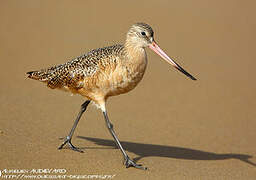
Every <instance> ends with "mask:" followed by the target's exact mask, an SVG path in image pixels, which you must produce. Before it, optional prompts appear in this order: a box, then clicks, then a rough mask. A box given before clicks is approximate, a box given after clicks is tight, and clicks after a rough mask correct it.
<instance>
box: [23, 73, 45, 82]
mask: <svg viewBox="0 0 256 180" xmlns="http://www.w3.org/2000/svg"><path fill="white" fill-rule="evenodd" d="M27 74H28V78H31V79H35V80H39V81H47V80H48V73H47V72H46V71H44V70H40V71H29V72H27Z"/></svg>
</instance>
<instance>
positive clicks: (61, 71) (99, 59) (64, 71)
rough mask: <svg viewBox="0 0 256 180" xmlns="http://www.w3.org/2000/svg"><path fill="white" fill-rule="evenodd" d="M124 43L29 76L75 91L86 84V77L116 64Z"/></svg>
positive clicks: (97, 50)
mask: <svg viewBox="0 0 256 180" xmlns="http://www.w3.org/2000/svg"><path fill="white" fill-rule="evenodd" d="M123 49H124V46H123V45H114V46H109V47H105V48H99V49H95V50H92V51H90V52H88V53H86V54H84V55H81V56H79V57H77V58H75V59H73V60H71V61H69V62H67V63H64V64H61V65H57V66H53V67H50V68H46V69H42V70H39V71H30V72H27V74H28V77H29V78H32V79H35V80H39V81H42V82H46V83H47V86H48V87H50V88H52V89H55V88H63V87H64V88H67V87H68V89H69V90H71V91H72V89H73V90H74V91H76V90H78V89H80V88H82V87H83V86H84V84H83V83H84V79H85V78H86V77H90V76H92V75H94V74H95V73H97V71H98V70H99V68H102V67H103V68H104V67H106V66H108V65H109V64H115V63H116V62H115V61H116V59H117V57H119V56H121V55H123V53H124V51H123Z"/></svg>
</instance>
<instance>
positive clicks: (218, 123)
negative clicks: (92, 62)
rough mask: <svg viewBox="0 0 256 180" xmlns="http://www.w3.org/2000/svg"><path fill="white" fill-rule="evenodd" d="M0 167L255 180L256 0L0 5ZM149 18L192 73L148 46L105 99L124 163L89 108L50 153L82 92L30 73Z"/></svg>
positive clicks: (115, 38)
mask: <svg viewBox="0 0 256 180" xmlns="http://www.w3.org/2000/svg"><path fill="white" fill-rule="evenodd" d="M0 4H1V5H0V62H1V65H0V82H1V85H0V144H1V148H0V170H3V169H38V168H41V169H45V168H53V169H55V168H57V169H58V168H64V169H66V171H67V173H66V174H76V175H78V174H80V175H86V174H111V175H115V178H114V179H233V180H234V179H247V180H249V179H256V141H255V137H256V130H255V127H256V120H255V117H256V111H255V107H256V102H255V100H256V93H255V92H256V83H255V76H256V73H255V65H256V62H255V60H256V51H255V42H256V35H255V32H256V21H255V18H256V12H255V7H256V3H254V2H253V1H242V0H239V1H236V0H232V1H231V0H230V1H229V0H227V1H210V0H209V1H208V0H207V1H205V0H199V1H186V2H183V1H178V0H174V1H167V0H166V1H164V0H161V1H160V0H159V1H135V0H133V1H127V2H124V1H123V2H121V1H104V2H103V1H101V2H98V1H87V0H83V1H82V0H80V1H52V0H44V1H38V0H30V1H28V0H22V1H20V0H17V1H14V0H1V1H0ZM139 21H142V22H147V23H149V24H150V25H151V26H152V27H153V29H154V31H155V39H156V41H157V42H158V43H159V45H160V47H161V48H162V49H164V50H165V51H166V53H167V54H168V55H170V56H171V57H173V58H174V59H175V60H176V61H177V62H178V63H179V64H181V65H182V66H183V67H184V68H185V69H186V70H188V71H189V72H190V73H191V74H193V75H194V76H195V77H197V78H198V81H192V80H190V79H188V78H186V77H185V76H184V75H182V74H181V73H179V72H177V71H176V70H175V69H174V68H171V67H170V66H169V65H168V64H167V63H166V62H164V61H162V60H161V59H160V57H158V56H157V55H156V54H154V53H153V52H151V51H150V50H149V49H148V51H147V52H148V58H149V65H148V69H147V71H146V74H145V76H144V79H143V80H142V82H141V83H140V84H139V86H138V87H137V88H136V89H135V90H133V91H132V92H130V93H128V94H125V95H122V96H119V97H114V98H111V99H109V101H108V106H107V108H108V111H109V116H110V119H111V121H112V122H113V124H114V125H115V130H116V132H117V134H118V136H119V138H120V140H121V141H122V142H123V146H124V148H125V149H126V151H127V153H128V154H129V155H130V157H132V158H135V159H136V160H138V163H141V164H143V165H145V166H147V167H148V168H149V170H148V171H142V170H137V169H133V168H129V169H126V168H124V166H123V165H122V155H121V153H120V151H119V150H118V149H115V145H114V142H113V140H112V137H111V136H110V134H109V132H108V130H107V128H106V127H105V122H104V119H103V116H102V114H101V112H100V111H99V110H97V109H96V108H95V107H93V106H89V108H88V111H87V113H86V114H85V116H83V117H82V119H81V121H80V123H79V125H78V128H77V130H76V132H75V135H74V138H73V143H74V144H75V145H77V146H78V147H80V148H82V149H84V150H85V153H83V154H81V153H77V152H73V151H70V150H68V149H64V150H61V151H59V150H57V147H58V146H59V145H60V144H61V143H62V140H59V137H63V136H65V135H67V133H68V132H69V130H70V128H71V126H72V124H73V121H74V118H75V116H76V114H77V113H78V111H79V108H80V105H81V103H82V102H83V101H84V99H83V98H82V97H81V96H78V95H77V96H70V94H68V93H65V92H61V91H57V90H51V89H48V88H46V86H45V85H44V84H42V83H39V82H36V81H33V80H30V79H27V78H26V75H25V73H26V72H27V71H30V70H37V69H40V68H44V67H49V66H51V65H56V64H60V63H64V62H66V61H68V60H70V59H71V58H74V57H76V56H78V55H81V54H82V53H85V52H87V51H89V50H91V49H94V48H99V47H104V46H107V45H112V44H115V43H122V42H123V41H124V38H125V34H126V32H127V30H128V28H129V27H130V25H131V24H133V23H134V22H139Z"/></svg>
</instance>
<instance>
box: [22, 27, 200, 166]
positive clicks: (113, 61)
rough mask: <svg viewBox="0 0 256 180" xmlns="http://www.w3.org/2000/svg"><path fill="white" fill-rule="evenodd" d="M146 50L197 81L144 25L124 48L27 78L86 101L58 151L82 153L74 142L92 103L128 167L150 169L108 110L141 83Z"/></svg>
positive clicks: (134, 30) (97, 53) (118, 46)
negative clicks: (131, 151) (133, 154)
mask: <svg viewBox="0 0 256 180" xmlns="http://www.w3.org/2000/svg"><path fill="white" fill-rule="evenodd" d="M147 47H149V48H150V49H151V50H153V51H154V52H155V53H156V54H158V55H159V56H160V57H161V58H163V59H164V60H165V61H167V62H168V63H169V64H170V65H172V66H173V67H175V68H176V69H177V70H179V71H180V72H182V73H183V74H185V75H186V76H187V77H189V78H190V79H192V80H196V78H195V77H194V76H192V75H191V74H190V73H188V72H187V71H185V70H184V69H183V68H182V67H181V66H180V65H178V64H177V63H176V62H175V61H174V60H172V59H171V58H170V57H169V56H168V55H167V54H166V53H165V52H164V51H163V50H162V49H161V48H160V47H159V45H158V44H157V43H156V41H155V40H154V31H153V29H152V27H151V26H150V25H148V24H146V23H143V22H139V23H135V24H133V25H131V27H130V28H129V30H128V32H127V34H126V40H125V42H124V44H122V45H121V44H116V45H113V46H108V47H104V48H98V49H94V50H91V51H89V52H88V53H85V54H83V55H81V56H78V57H77V58H74V59H72V60H70V61H68V62H66V63H64V64H60V65H56V66H52V67H49V68H44V69H41V70H37V71H29V72H27V75H28V78H31V79H34V80H39V81H41V82H43V83H46V85H47V86H48V87H49V88H51V89H60V90H64V91H68V92H71V93H72V94H80V95H81V96H83V97H84V98H85V102H84V103H83V104H82V105H81V108H80V111H79V113H78V115H77V117H76V119H75V122H74V124H73V126H72V128H71V130H70V132H69V134H68V135H67V136H66V137H65V138H64V141H63V143H62V144H61V145H60V146H59V147H58V149H63V147H64V146H65V145H68V146H69V147H70V149H72V150H74V151H78V152H83V151H82V150H80V149H79V148H77V147H76V146H74V145H73V144H72V142H71V140H72V137H73V134H74V131H75V129H76V127H77V125H78V122H79V120H80V118H81V116H82V114H83V113H84V112H85V111H86V109H87V106H88V105H89V104H90V102H93V103H94V104H95V105H96V106H97V107H98V108H99V109H100V110H101V111H102V113H103V116H104V119H105V123H106V126H107V128H108V130H109V132H110V134H111V135H112V136H113V138H114V140H115V143H116V145H117V147H118V148H119V149H120V150H121V153H122V154H123V157H124V165H125V167H126V168H128V167H134V168H139V169H144V170H146V169H147V168H146V167H144V166H142V165H141V164H137V163H136V162H135V161H134V160H133V159H132V158H130V157H129V156H128V154H127V153H126V152H125V150H124V148H123V147H122V145H121V143H120V141H119V139H118V137H117V135H116V133H115V131H114V128H113V127H114V126H113V124H112V123H111V122H110V120H109V116H108V113H107V109H106V101H107V99H108V98H109V97H111V96H116V95H120V94H124V93H127V92H129V91H131V90H132V89H134V88H135V87H136V86H137V84H138V83H139V82H140V81H141V79H142V77H143V75H144V72H145V70H146V67H147V64H148V60H147V54H146V48H147Z"/></svg>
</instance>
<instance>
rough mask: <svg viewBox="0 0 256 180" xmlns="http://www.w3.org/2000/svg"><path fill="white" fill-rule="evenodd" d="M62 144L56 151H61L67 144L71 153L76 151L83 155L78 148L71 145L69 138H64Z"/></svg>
mask: <svg viewBox="0 0 256 180" xmlns="http://www.w3.org/2000/svg"><path fill="white" fill-rule="evenodd" d="M64 139H65V140H64V142H63V143H62V144H61V145H60V147H58V149H63V147H64V146H65V145H66V144H68V146H69V147H70V149H72V150H73V151H77V152H80V153H83V152H84V151H82V150H80V149H79V148H77V147H75V146H74V145H73V144H72V143H71V138H70V137H69V136H67V137H66V138H64Z"/></svg>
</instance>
